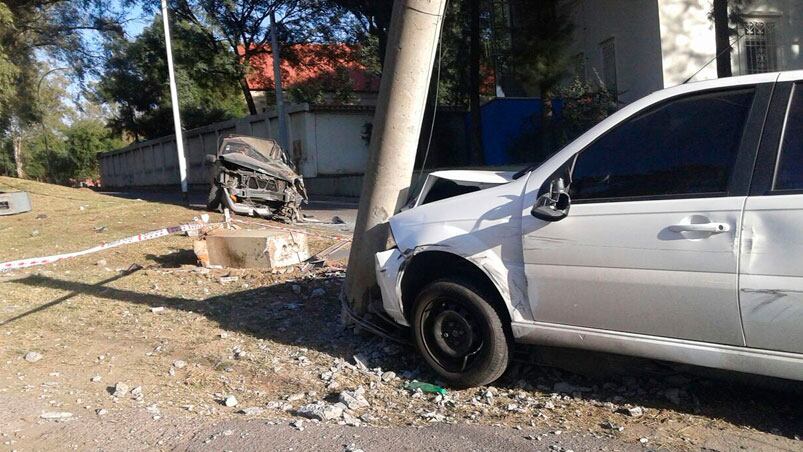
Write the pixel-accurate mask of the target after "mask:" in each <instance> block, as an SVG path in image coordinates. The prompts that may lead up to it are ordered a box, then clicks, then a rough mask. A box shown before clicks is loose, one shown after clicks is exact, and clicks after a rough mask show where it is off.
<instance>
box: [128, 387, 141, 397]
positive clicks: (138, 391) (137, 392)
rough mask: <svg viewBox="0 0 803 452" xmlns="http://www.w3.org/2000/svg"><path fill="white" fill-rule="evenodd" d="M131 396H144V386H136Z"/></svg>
mask: <svg viewBox="0 0 803 452" xmlns="http://www.w3.org/2000/svg"><path fill="white" fill-rule="evenodd" d="M131 396H132V397H134V398H136V399H140V398H142V396H143V394H142V386H137V387H136V388H134V389H132V390H131Z"/></svg>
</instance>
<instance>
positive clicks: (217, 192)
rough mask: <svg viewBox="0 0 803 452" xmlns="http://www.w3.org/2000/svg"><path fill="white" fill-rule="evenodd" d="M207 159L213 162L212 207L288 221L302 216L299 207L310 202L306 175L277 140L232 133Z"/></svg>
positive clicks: (210, 195) (209, 200)
mask: <svg viewBox="0 0 803 452" xmlns="http://www.w3.org/2000/svg"><path fill="white" fill-rule="evenodd" d="M206 161H207V163H209V164H211V165H213V169H212V188H211V190H210V191H209V198H208V200H207V208H208V209H209V210H216V209H220V208H222V207H228V208H229V209H230V210H231V211H232V212H235V213H238V214H241V215H252V216H260V217H263V218H272V219H279V220H283V221H287V222H294V221H296V220H298V219H299V218H300V215H299V208H300V207H301V204H302V203H306V202H307V191H306V189H305V188H304V179H303V178H302V177H301V175H300V174H298V173H297V172H296V171H295V166H294V165H293V163H292V162H291V161H290V159H288V158H287V155H286V154H285V152H284V150H282V148H281V146H279V144H278V143H277V142H276V141H274V140H270V139H264V138H256V137H250V136H242V135H229V136H227V137H225V138H224V139H223V142H222V143H221V145H220V148H219V149H218V152H217V155H207V156H206Z"/></svg>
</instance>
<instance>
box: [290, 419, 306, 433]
mask: <svg viewBox="0 0 803 452" xmlns="http://www.w3.org/2000/svg"><path fill="white" fill-rule="evenodd" d="M290 426H291V427H293V428H295V429H296V430H298V431H299V432H303V431H304V421H302V420H301V419H296V420H294V421H293V422H290Z"/></svg>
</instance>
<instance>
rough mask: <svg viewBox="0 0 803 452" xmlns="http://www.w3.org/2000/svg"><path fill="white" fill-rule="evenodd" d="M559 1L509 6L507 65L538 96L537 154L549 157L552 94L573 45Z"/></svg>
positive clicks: (571, 27)
mask: <svg viewBox="0 0 803 452" xmlns="http://www.w3.org/2000/svg"><path fill="white" fill-rule="evenodd" d="M559 3H560V1H559V0H540V1H538V2H525V1H524V0H515V1H514V2H513V3H512V5H511V6H514V7H515V10H514V11H513V12H511V16H512V17H513V18H514V19H515V20H513V23H512V25H511V36H513V37H515V39H513V40H512V43H511V49H510V62H509V64H508V66H509V67H510V68H511V72H512V75H513V77H514V78H515V79H517V80H518V81H519V82H520V83H521V84H522V85H523V86H524V87H525V88H526V89H527V91H530V92H537V93H538V95H539V96H540V97H541V102H542V107H541V120H540V123H541V126H542V127H541V133H539V134H538V148H539V149H538V153H539V154H540V155H548V154H549V153H551V151H552V147H553V146H555V143H553V140H552V137H551V136H550V134H551V132H552V130H551V128H550V127H549V126H548V122H549V118H550V115H551V108H552V99H551V98H552V95H553V91H554V89H555V87H556V86H558V84H559V83H560V81H561V80H562V79H563V77H564V76H565V74H566V70H567V68H568V66H569V56H568V54H567V51H566V50H567V49H568V47H569V46H570V45H571V42H572V33H573V32H574V25H573V24H572V22H571V19H570V17H569V16H568V15H567V14H566V13H565V12H562V11H561V10H560V9H559V8H558V4H559Z"/></svg>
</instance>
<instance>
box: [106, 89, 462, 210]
mask: <svg viewBox="0 0 803 452" xmlns="http://www.w3.org/2000/svg"><path fill="white" fill-rule="evenodd" d="M373 115H374V109H373V107H370V106H320V105H318V106H315V105H313V106H311V105H307V104H301V105H292V106H289V107H288V132H289V142H290V144H289V146H288V147H287V153H288V155H289V156H290V158H291V159H292V160H293V161H294V162H295V164H296V166H297V167H298V168H299V170H300V172H301V174H302V175H303V176H304V179H305V183H306V185H307V189H308V191H309V192H310V194H313V195H337V196H359V195H360V190H361V187H362V175H363V173H364V171H365V166H366V164H367V162H368V139H369V130H370V124H371V122H372V121H373ZM464 119H465V112H464V111H461V110H457V109H448V108H447V109H444V110H443V111H439V113H438V117H437V121H436V129H435V130H436V131H435V134H434V137H433V142H432V149H431V152H430V155H429V160H428V162H427V167H428V168H432V167H437V166H439V165H461V164H465V160H464V159H463V158H462V156H464V155H466V152H465V145H464V143H465V139H464V138H465V128H464V124H465V121H464ZM429 121H431V117H429V119H427V121H426V124H429ZM277 129H278V117H277V115H276V113H275V111H273V110H270V111H268V112H266V113H264V114H260V115H254V116H247V117H245V118H241V119H236V120H230V121H224V122H220V123H216V124H211V125H209V126H206V127H201V128H198V129H193V130H188V131H185V132H184V141H185V152H186V155H187V160H188V161H187V163H188V171H187V174H188V177H189V182H190V184H191V185H193V186H195V187H197V188H202V187H203V188H205V187H206V186H207V185H208V184H209V179H210V174H209V170H208V168H207V167H206V166H205V165H204V156H205V155H206V154H214V153H215V152H216V151H217V148H218V147H219V143H220V140H221V138H222V137H223V136H225V135H228V134H235V133H236V134H243V135H254V136H258V137H265V138H273V137H276V136H277V135H278V133H277ZM424 132H426V134H427V135H426V136H425V135H424V134H423V133H422V139H421V145H420V147H421V149H424V148H425V146H426V139H425V138H426V137H428V133H429V127H428V126H427V127H424ZM422 154H423V152H419V157H420V156H421V155H422ZM98 158H99V159H100V168H101V180H102V184H103V186H104V187H108V188H122V187H160V186H176V187H177V186H178V185H179V175H178V164H177V156H176V143H175V137H174V136H173V135H170V136H166V137H163V138H158V139H155V140H150V141H145V142H142V143H134V144H131V145H129V146H127V147H125V148H122V149H118V150H114V151H110V152H105V153H102V154H100V155H99V157H98ZM419 165H420V162H419Z"/></svg>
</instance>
